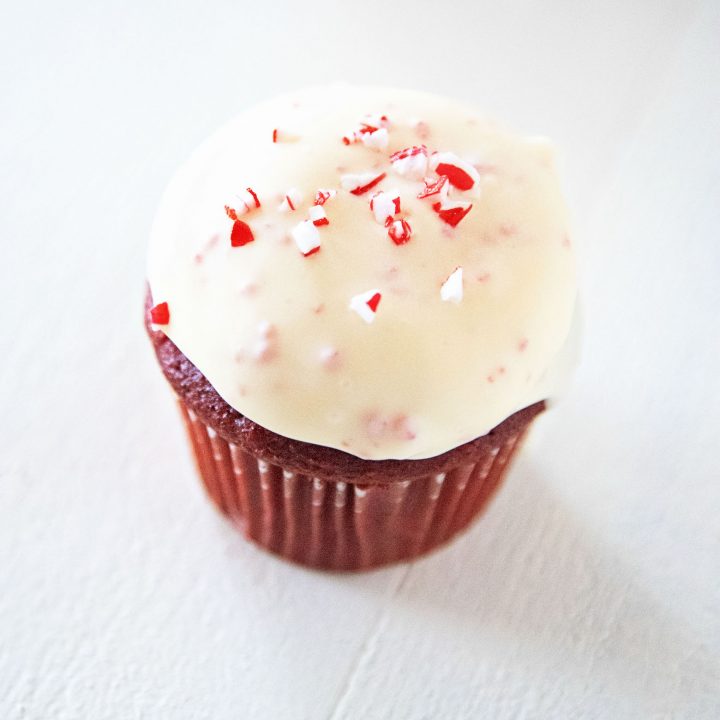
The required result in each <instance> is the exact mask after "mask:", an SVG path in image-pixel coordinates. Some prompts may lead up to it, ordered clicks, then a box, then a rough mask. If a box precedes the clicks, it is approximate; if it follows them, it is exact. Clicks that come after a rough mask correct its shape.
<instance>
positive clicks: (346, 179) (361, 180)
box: [340, 172, 382, 192]
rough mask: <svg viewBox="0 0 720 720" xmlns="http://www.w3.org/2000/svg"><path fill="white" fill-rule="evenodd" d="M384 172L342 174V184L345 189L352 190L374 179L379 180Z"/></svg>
mask: <svg viewBox="0 0 720 720" xmlns="http://www.w3.org/2000/svg"><path fill="white" fill-rule="evenodd" d="M380 175H382V173H378V172H366V173H354V174H350V175H341V176H340V185H341V186H342V189H343V190H347V191H348V192H352V191H353V190H357V189H358V188H361V187H365V186H366V185H369V184H370V183H371V182H372V181H373V180H377V178H379V177H380Z"/></svg>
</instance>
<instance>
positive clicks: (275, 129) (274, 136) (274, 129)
mask: <svg viewBox="0 0 720 720" xmlns="http://www.w3.org/2000/svg"><path fill="white" fill-rule="evenodd" d="M277 136H278V132H277V128H273V142H274V143H276V142H277Z"/></svg>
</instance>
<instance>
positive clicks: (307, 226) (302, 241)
mask: <svg viewBox="0 0 720 720" xmlns="http://www.w3.org/2000/svg"><path fill="white" fill-rule="evenodd" d="M290 234H291V235H292V238H293V240H294V241H295V244H296V245H297V246H298V248H299V249H300V252H301V253H302V254H303V255H304V256H305V257H308V255H313V254H314V253H316V252H318V251H319V250H320V233H319V232H318V229H317V228H316V227H315V225H314V224H313V222H312V220H303V221H302V222H299V223H298V224H297V225H296V226H295V227H294V228H293V229H292V230H291V231H290Z"/></svg>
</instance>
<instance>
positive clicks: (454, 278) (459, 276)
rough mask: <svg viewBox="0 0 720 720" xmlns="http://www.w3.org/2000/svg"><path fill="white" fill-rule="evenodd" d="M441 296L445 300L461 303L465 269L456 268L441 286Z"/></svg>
mask: <svg viewBox="0 0 720 720" xmlns="http://www.w3.org/2000/svg"><path fill="white" fill-rule="evenodd" d="M440 298H441V299H442V300H444V301H445V302H454V303H456V304H457V303H459V302H460V301H461V300H462V299H463V271H462V268H461V267H458V268H455V270H453V271H452V272H451V273H450V275H449V276H448V279H447V280H446V281H445V282H444V283H443V284H442V287H441V288H440Z"/></svg>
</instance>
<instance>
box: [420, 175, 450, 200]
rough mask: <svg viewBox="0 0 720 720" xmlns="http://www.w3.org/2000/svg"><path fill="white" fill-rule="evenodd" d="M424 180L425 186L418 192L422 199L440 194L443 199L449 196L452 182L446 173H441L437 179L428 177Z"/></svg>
mask: <svg viewBox="0 0 720 720" xmlns="http://www.w3.org/2000/svg"><path fill="white" fill-rule="evenodd" d="M423 182H424V183H425V187H424V188H423V189H422V190H421V191H420V192H419V193H418V197H419V198H420V200H422V199H423V198H428V197H432V196H433V195H439V196H440V199H441V200H444V199H445V198H446V197H447V194H448V190H449V189H450V183H449V182H448V179H447V176H446V175H441V176H440V177H439V178H437V179H433V178H428V177H426V178H425V179H424V180H423Z"/></svg>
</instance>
